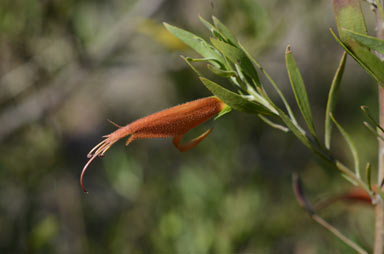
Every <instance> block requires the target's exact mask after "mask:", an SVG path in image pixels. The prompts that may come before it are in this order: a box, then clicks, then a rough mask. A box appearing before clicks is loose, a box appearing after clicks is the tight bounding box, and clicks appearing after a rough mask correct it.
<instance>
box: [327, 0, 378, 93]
mask: <svg viewBox="0 0 384 254" xmlns="http://www.w3.org/2000/svg"><path fill="white" fill-rule="evenodd" d="M333 7H334V13H335V18H336V25H337V30H338V32H339V35H340V39H341V41H342V42H343V44H344V45H345V46H346V47H347V48H348V49H349V50H346V51H347V52H348V54H350V52H353V55H352V54H351V56H352V57H353V58H354V59H355V60H356V61H357V62H358V63H359V64H360V65H361V66H362V67H363V68H364V69H365V70H366V71H367V72H368V73H369V74H370V75H371V76H372V77H373V78H375V79H376V80H377V81H379V83H380V85H381V86H383V84H382V83H384V71H383V70H384V63H383V62H381V61H380V59H379V58H378V57H377V56H376V55H374V54H372V53H371V52H370V51H369V48H368V47H366V46H363V45H362V44H359V43H358V42H357V41H356V39H355V38H354V36H356V35H352V34H351V31H352V32H355V33H358V34H360V35H367V28H366V25H365V20H364V14H363V12H362V10H361V6H360V1H359V0H333ZM348 31H350V32H348ZM342 46H343V45H342ZM383 87H384V86H383Z"/></svg>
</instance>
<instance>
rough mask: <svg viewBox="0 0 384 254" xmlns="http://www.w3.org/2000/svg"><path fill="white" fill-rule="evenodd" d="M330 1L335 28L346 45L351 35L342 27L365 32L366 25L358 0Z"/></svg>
mask: <svg viewBox="0 0 384 254" xmlns="http://www.w3.org/2000/svg"><path fill="white" fill-rule="evenodd" d="M332 3H333V10H334V15H335V19H336V25H337V30H338V32H339V35H340V38H341V40H342V41H343V42H344V43H346V44H347V45H348V44H349V41H350V39H351V37H350V36H349V35H348V34H347V33H346V32H345V31H343V29H342V28H347V29H350V30H352V31H355V32H359V33H362V34H367V26H366V25H365V19H364V15H363V12H362V10H361V6H360V0H333V1H332Z"/></svg>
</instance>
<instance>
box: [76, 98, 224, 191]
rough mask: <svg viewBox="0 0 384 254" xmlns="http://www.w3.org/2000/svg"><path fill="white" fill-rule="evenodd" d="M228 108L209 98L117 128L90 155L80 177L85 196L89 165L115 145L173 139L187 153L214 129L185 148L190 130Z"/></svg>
mask: <svg viewBox="0 0 384 254" xmlns="http://www.w3.org/2000/svg"><path fill="white" fill-rule="evenodd" d="M225 107H226V104H225V103H224V102H222V101H221V100H220V99H218V98H217V97H207V98H202V99H199V100H195V101H191V102H187V103H184V104H181V105H178V106H175V107H172V108H169V109H165V110H163V111H160V112H157V113H154V114H152V115H149V116H146V117H143V118H140V119H138V120H136V121H134V122H132V123H130V124H128V125H126V126H119V125H117V124H115V125H116V126H117V127H118V129H117V130H116V131H114V132H112V133H111V134H108V135H105V136H103V137H104V138H105V139H104V140H103V141H101V142H100V143H99V144H97V145H96V146H95V147H94V148H93V149H92V150H91V151H90V152H89V153H88V158H89V160H88V162H87V163H86V164H85V166H84V168H83V171H82V172H81V176H80V185H81V188H82V189H83V191H84V192H87V190H86V189H85V187H84V185H83V177H84V174H85V171H86V170H87V168H88V166H89V164H91V162H92V161H93V160H94V159H95V158H96V157H102V156H104V154H105V152H106V151H107V150H108V149H109V148H110V147H111V146H112V145H113V144H114V143H115V142H116V141H118V140H120V139H122V138H124V137H126V136H129V135H130V137H129V138H128V140H127V142H126V143H125V145H128V144H129V143H131V142H132V141H133V140H135V139H142V138H168V137H173V144H174V145H175V147H176V148H177V149H178V150H179V151H180V152H185V151H188V150H189V149H191V148H193V147H195V146H196V145H197V144H199V143H200V142H201V141H202V140H203V139H204V138H205V137H207V136H208V134H209V133H211V131H212V129H209V130H207V131H206V132H204V133H203V134H201V135H200V136H199V137H197V138H195V139H193V140H191V141H190V142H188V143H186V144H180V142H181V139H182V138H183V136H184V134H186V133H187V132H188V131H189V130H190V129H192V128H194V127H196V126H198V125H200V124H202V123H204V122H206V121H207V120H209V119H211V118H212V117H214V116H216V115H217V114H219V113H220V112H221V111H222V110H223V109H224V108H225Z"/></svg>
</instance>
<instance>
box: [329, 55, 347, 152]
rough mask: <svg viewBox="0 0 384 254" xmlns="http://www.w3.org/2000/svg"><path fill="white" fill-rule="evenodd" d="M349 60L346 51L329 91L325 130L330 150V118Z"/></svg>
mask: <svg viewBox="0 0 384 254" xmlns="http://www.w3.org/2000/svg"><path fill="white" fill-rule="evenodd" d="M346 59H347V54H346V52H345V51H344V53H343V56H342V57H341V60H340V63H339V66H338V67H337V70H336V73H335V76H334V77H333V80H332V84H331V88H330V89H329V94H328V101H327V108H326V110H325V128H324V140H325V147H326V148H327V149H329V148H330V144H331V134H332V133H331V132H332V122H331V119H330V116H329V113H330V112H333V109H334V108H335V105H336V102H337V96H338V91H339V87H340V83H341V78H342V76H343V73H344V67H345V62H346Z"/></svg>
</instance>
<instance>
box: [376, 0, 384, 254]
mask: <svg viewBox="0 0 384 254" xmlns="http://www.w3.org/2000/svg"><path fill="white" fill-rule="evenodd" d="M379 1H380V3H379V5H380V4H381V6H382V0H378V1H377V2H379ZM376 26H377V27H376V29H377V37H378V38H380V39H384V24H383V17H381V15H380V11H379V10H378V9H377V8H376ZM378 56H379V58H380V59H381V60H383V55H379V54H378ZM378 89H379V123H380V126H384V89H383V87H382V86H381V85H380V84H379V85H378ZM378 149H379V151H378V156H379V158H378V174H377V175H378V179H377V182H378V186H380V184H381V182H382V181H383V179H384V141H383V140H381V139H379V147H378ZM377 200H378V202H377V204H376V223H375V244H374V254H383V253H384V204H383V200H382V199H381V198H377Z"/></svg>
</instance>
